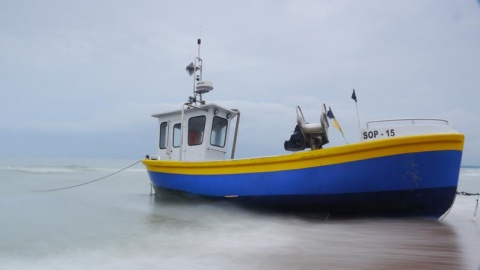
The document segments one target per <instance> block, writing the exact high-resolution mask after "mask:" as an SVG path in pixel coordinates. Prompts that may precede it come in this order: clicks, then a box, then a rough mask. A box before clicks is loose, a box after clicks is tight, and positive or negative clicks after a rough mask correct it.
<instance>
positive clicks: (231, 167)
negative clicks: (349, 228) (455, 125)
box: [143, 134, 464, 218]
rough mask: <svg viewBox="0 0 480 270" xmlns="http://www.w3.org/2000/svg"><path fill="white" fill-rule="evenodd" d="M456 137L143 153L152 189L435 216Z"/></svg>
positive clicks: (454, 165)
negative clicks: (204, 156) (170, 156)
mask: <svg viewBox="0 0 480 270" xmlns="http://www.w3.org/2000/svg"><path fill="white" fill-rule="evenodd" d="M463 142H464V136H463V135H462V134H428V135H415V136H406V137H398V138H389V139H380V140H374V141H365V142H360V143H355V144H350V145H345V146H337V147H331V148H328V149H320V150H315V151H308V152H297V153H293V154H287V155H280V156H271V157H260V158H249V159H238V160H222V161H195V162H186V161H169V160H149V159H145V160H143V163H144V164H145V166H146V167H147V170H148V174H149V176H150V180H151V183H152V186H153V187H154V188H155V190H157V191H165V190H167V191H175V192H181V193H187V194H193V195H198V196H202V197H209V198H215V199H224V200H229V201H232V202H239V203H246V204H249V205H256V206H266V207H269V208H275V209H280V210H288V211H315V212H325V213H328V214H331V215H362V216H411V217H415V216H422V217H433V218H438V217H440V216H442V215H443V214H444V213H445V212H446V211H447V210H448V209H449V208H450V207H451V205H452V204H453V201H454V199H455V195H456V189H457V185H458V177H459V172H460V162H461V157H462V150H463Z"/></svg>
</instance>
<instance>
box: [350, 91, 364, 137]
mask: <svg viewBox="0 0 480 270" xmlns="http://www.w3.org/2000/svg"><path fill="white" fill-rule="evenodd" d="M352 99H353V100H355V108H356V109H357V122H358V133H359V134H361V133H362V128H361V127H360V116H359V114H358V104H357V95H355V89H353V93H352ZM360 137H361V135H360Z"/></svg>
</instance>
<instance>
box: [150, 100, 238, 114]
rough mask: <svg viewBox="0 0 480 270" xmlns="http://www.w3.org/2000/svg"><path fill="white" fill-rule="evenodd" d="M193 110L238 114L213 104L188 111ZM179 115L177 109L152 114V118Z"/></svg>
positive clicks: (180, 111)
mask: <svg viewBox="0 0 480 270" xmlns="http://www.w3.org/2000/svg"><path fill="white" fill-rule="evenodd" d="M195 108H198V109H203V110H207V111H208V110H209V109H211V108H213V109H220V110H224V111H227V112H229V113H231V114H232V115H233V116H236V115H237V113H238V112H237V111H234V110H233V109H227V108H225V107H222V106H219V105H217V104H214V103H210V104H206V105H199V106H195V107H192V108H190V110H191V109H195ZM185 112H188V110H185ZM181 113H182V110H181V109H178V110H173V111H167V112H162V113H155V114H152V117H155V118H160V117H165V116H170V115H178V114H181Z"/></svg>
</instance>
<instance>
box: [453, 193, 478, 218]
mask: <svg viewBox="0 0 480 270" xmlns="http://www.w3.org/2000/svg"><path fill="white" fill-rule="evenodd" d="M457 195H462V196H477V205H476V206H475V212H474V213H473V219H474V220H475V219H476V218H477V210H478V199H480V193H470V192H465V191H457Z"/></svg>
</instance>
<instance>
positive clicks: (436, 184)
mask: <svg viewBox="0 0 480 270" xmlns="http://www.w3.org/2000/svg"><path fill="white" fill-rule="evenodd" d="M200 43H201V41H200V40H198V46H199V49H198V51H199V52H200ZM202 68H203V61H202V59H201V58H200V53H199V54H198V56H197V57H196V58H195V59H194V61H193V62H192V63H190V64H189V65H188V66H187V68H186V70H187V72H188V73H189V74H190V75H191V76H193V94H192V96H190V97H189V99H188V101H187V102H186V103H184V104H182V105H181V106H179V109H178V110H174V111H168V112H163V113H158V114H153V115H152V116H153V117H154V118H156V119H157V121H158V125H159V126H158V136H157V138H158V143H157V149H156V150H157V151H156V152H157V153H156V154H155V155H149V156H147V158H145V159H144V160H143V161H142V162H143V164H144V165H145V166H146V169H147V171H148V174H149V177H150V181H151V185H152V187H153V188H154V189H155V191H156V193H157V194H163V193H165V192H167V193H175V194H183V195H188V196H192V195H194V196H200V197H204V198H211V199H219V200H226V201H230V202H234V203H240V204H243V205H249V206H254V207H259V208H266V209H274V210H275V211H298V212H319V213H327V214H328V215H331V216H335V215H336V216H397V217H398V216H400V217H433V218H439V217H441V216H442V215H444V214H445V213H446V212H447V211H448V210H449V208H450V207H451V206H452V204H453V201H454V199H455V196H456V191H457V184H458V178H459V172H460V163H461V158H462V151H463V143H464V135H463V134H461V133H459V132H458V131H456V130H455V129H453V128H452V127H451V126H450V125H449V123H448V122H447V121H445V120H439V119H392V120H380V121H371V122H368V123H367V124H366V128H363V129H361V130H360V134H361V139H360V140H359V142H356V143H350V144H346V145H340V146H332V147H327V146H326V145H327V144H328V142H329V137H328V128H329V120H328V119H329V117H328V116H329V113H330V111H327V109H326V106H325V105H323V106H321V108H319V111H320V119H319V121H318V122H317V123H308V122H306V121H305V118H304V116H303V113H302V110H301V108H300V107H297V108H296V120H297V121H296V123H292V126H293V125H294V124H296V126H295V131H294V133H293V134H288V135H287V137H288V136H290V139H289V140H287V141H285V142H284V148H285V150H287V151H290V152H286V153H285V154H282V155H277V156H263V157H252V158H235V149H236V144H237V136H238V130H239V124H240V115H241V114H240V110H238V109H229V108H226V107H223V106H220V105H217V104H213V103H207V102H206V101H205V100H204V95H205V94H207V93H209V92H210V91H212V90H213V85H212V83H211V82H208V81H204V80H203V78H202ZM230 144H231V146H230Z"/></svg>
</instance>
